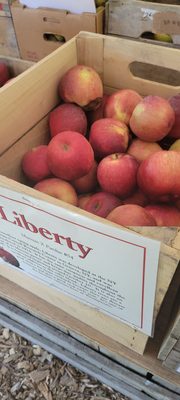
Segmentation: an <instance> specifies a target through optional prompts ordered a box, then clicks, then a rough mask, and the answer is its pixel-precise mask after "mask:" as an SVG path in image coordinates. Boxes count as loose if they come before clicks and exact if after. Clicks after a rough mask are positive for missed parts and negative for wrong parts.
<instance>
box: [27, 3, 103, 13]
mask: <svg viewBox="0 0 180 400" xmlns="http://www.w3.org/2000/svg"><path fill="white" fill-rule="evenodd" d="M20 3H21V4H23V5H25V6H27V7H31V8H39V7H43V8H45V7H47V8H55V9H59V10H67V11H70V12H72V13H75V14H81V13H83V12H91V13H95V12H96V6H95V0H83V1H79V0H20Z"/></svg>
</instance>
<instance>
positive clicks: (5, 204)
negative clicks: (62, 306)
mask: <svg viewBox="0 0 180 400" xmlns="http://www.w3.org/2000/svg"><path fill="white" fill-rule="evenodd" d="M72 210H75V211H74V212H73V211H69V210H67V209H65V208H63V207H58V206H56V205H53V204H49V203H47V202H44V201H41V200H37V199H35V198H33V197H30V196H26V195H24V194H22V193H19V192H14V191H11V190H9V189H6V188H2V187H1V188H0V266H1V265H2V264H3V265H4V264H6V263H7V264H8V265H9V266H10V267H11V268H13V269H14V268H15V269H16V268H18V270H19V271H20V270H21V272H22V274H26V275H29V276H31V277H34V278H35V279H37V280H39V281H40V282H43V283H44V284H46V285H48V286H50V287H52V288H56V289H58V290H59V291H60V292H62V293H64V294H67V295H69V296H71V297H73V298H75V299H77V300H78V301H81V302H82V303H84V304H86V305H89V306H91V307H94V308H95V309H98V310H100V311H101V312H103V313H105V314H107V315H109V316H111V317H113V318H116V319H118V320H121V321H122V322H124V323H127V324H129V325H131V326H133V327H134V328H135V329H138V330H140V331H142V332H144V333H146V334H148V335H151V334H152V321H153V309H154V300H155V290H156V278H157V271H158V258H159V250H160V242H158V241H155V240H152V239H149V238H146V237H143V236H141V235H138V234H136V233H131V232H128V231H126V230H123V229H120V228H119V227H116V226H112V225H110V224H109V223H107V224H106V223H104V221H105V220H104V221H103V219H102V222H101V221H100V219H97V220H96V219H92V218H91V216H88V214H87V217H86V216H84V215H81V214H80V213H78V208H77V209H76V208H75V207H72ZM76 210H77V212H76ZM89 215H90V214H89ZM99 221H100V222H99Z"/></svg>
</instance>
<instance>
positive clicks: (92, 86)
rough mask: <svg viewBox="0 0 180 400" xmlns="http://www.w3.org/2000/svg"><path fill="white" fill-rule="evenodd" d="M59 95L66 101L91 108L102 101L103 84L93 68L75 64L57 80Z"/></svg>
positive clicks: (87, 108)
mask: <svg viewBox="0 0 180 400" xmlns="http://www.w3.org/2000/svg"><path fill="white" fill-rule="evenodd" d="M59 95H60V97H61V99H62V100H64V101H65V102H66V103H75V104H78V105H79V106H81V107H84V108H85V109H86V110H92V109H95V108H97V106H98V105H99V104H100V103H101V102H102V97H103V84H102V80H101V78H100V76H99V75H98V73H97V72H96V71H95V69H94V68H91V67H88V66H86V65H76V66H74V67H72V68H70V69H69V70H68V71H67V72H66V73H65V74H64V75H63V77H62V78H61V80H60V82H59Z"/></svg>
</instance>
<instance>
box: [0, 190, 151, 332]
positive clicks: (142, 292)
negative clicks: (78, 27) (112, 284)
mask: <svg viewBox="0 0 180 400" xmlns="http://www.w3.org/2000/svg"><path fill="white" fill-rule="evenodd" d="M16 193H17V194H20V193H19V192H16ZM0 197H3V198H5V199H7V200H11V201H14V202H16V203H19V204H23V205H25V206H28V207H31V208H33V209H35V210H38V211H41V212H43V213H45V214H48V215H51V216H53V217H55V218H58V219H60V220H63V221H65V222H68V223H70V224H73V225H76V226H79V227H81V228H84V229H86V230H89V231H92V232H96V233H98V234H100V235H103V236H106V237H110V238H111V239H115V240H118V241H121V242H124V243H127V244H130V245H132V246H136V247H140V248H141V249H143V265H142V289H141V312H140V314H141V317H140V321H141V322H140V326H139V327H140V328H143V319H144V286H145V272H146V247H144V246H141V245H138V244H136V243H133V242H129V241H127V240H124V239H119V238H117V237H114V236H111V235H108V234H106V233H103V232H99V231H97V230H96V229H92V228H88V227H86V226H84V225H82V224H78V223H77V222H73V221H71V220H68V219H66V218H62V217H60V216H58V215H55V214H53V213H51V212H49V211H45V210H43V209H41V208H39V207H36V206H32V205H31V204H28V203H25V202H23V201H20V200H16V199H12V198H11V197H8V196H4V195H1V194H0ZM35 200H37V199H35ZM48 204H50V203H48ZM54 206H56V205H54ZM56 207H57V206H56ZM59 208H60V207H59ZM127 322H128V321H127ZM135 326H137V328H138V325H135Z"/></svg>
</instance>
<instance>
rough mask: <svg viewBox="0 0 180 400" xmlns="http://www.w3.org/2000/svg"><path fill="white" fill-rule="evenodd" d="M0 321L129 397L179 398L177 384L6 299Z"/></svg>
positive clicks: (145, 399)
mask: <svg viewBox="0 0 180 400" xmlns="http://www.w3.org/2000/svg"><path fill="white" fill-rule="evenodd" d="M0 324H2V325H3V326H6V327H8V328H10V329H12V330H13V331H14V332H16V333H18V334H20V335H22V336H23V337H25V338H26V339H27V340H30V341H31V342H33V343H34V344H38V345H40V346H41V347H43V348H44V349H46V350H47V351H48V352H50V353H52V354H54V355H55V356H57V357H59V358H60V359H62V360H63V361H65V362H68V363H70V364H71V365H73V366H74V367H76V368H78V369H80V370H81V371H83V372H85V373H87V374H89V375H91V376H92V377H93V378H95V379H98V380H99V381H101V382H102V383H104V384H106V385H108V386H110V387H112V388H113V389H115V390H117V391H119V392H120V393H122V394H124V395H125V396H128V397H130V398H131V399H132V400H148V399H149V397H150V398H151V399H153V400H165V399H166V400H178V398H179V394H180V388H178V387H176V386H175V385H174V386H171V389H170V388H168V387H164V386H163V385H161V384H159V383H156V382H155V381H153V377H152V376H151V379H150V378H148V376H147V375H145V374H144V375H142V374H139V373H137V372H136V370H135V369H134V370H133V369H132V367H131V368H128V367H127V366H124V365H120V364H119V363H117V362H114V361H113V360H111V359H110V358H107V357H105V356H104V355H103V354H101V353H100V352H99V351H95V350H93V349H91V348H89V347H88V346H86V345H84V344H82V343H81V342H80V341H78V340H77V339H74V338H72V337H71V336H70V335H69V334H67V333H64V332H62V331H60V330H58V329H57V328H55V327H52V326H51V325H49V324H47V323H45V322H44V321H41V320H40V319H38V318H37V317H34V316H32V315H30V314H29V313H27V312H25V311H23V310H21V309H19V308H18V307H17V306H15V305H12V304H9V303H8V302H6V301H3V300H1V301H0Z"/></svg>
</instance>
